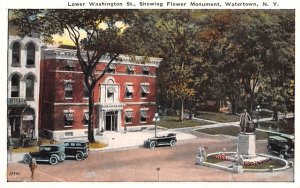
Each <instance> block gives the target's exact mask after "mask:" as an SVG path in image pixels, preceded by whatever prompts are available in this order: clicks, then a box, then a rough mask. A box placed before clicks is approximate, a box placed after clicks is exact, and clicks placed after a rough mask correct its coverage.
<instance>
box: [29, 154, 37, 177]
mask: <svg viewBox="0 0 300 188" xmlns="http://www.w3.org/2000/svg"><path fill="white" fill-rule="evenodd" d="M29 168H30V171H31V178H32V179H34V171H35V169H36V168H37V163H36V160H35V158H33V159H31V161H30V163H29Z"/></svg>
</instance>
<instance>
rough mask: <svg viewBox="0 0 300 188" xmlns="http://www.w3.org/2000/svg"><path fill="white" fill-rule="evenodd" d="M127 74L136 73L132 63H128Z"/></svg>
mask: <svg viewBox="0 0 300 188" xmlns="http://www.w3.org/2000/svg"><path fill="white" fill-rule="evenodd" d="M127 74H134V68H133V66H132V65H127Z"/></svg>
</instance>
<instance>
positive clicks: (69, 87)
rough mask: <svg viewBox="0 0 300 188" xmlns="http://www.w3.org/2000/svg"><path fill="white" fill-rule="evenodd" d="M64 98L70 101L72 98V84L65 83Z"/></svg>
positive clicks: (70, 82) (69, 82)
mask: <svg viewBox="0 0 300 188" xmlns="http://www.w3.org/2000/svg"><path fill="white" fill-rule="evenodd" d="M65 98H66V99H72V98H73V82H72V81H65Z"/></svg>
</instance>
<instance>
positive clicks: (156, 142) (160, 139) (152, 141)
mask: <svg viewBox="0 0 300 188" xmlns="http://www.w3.org/2000/svg"><path fill="white" fill-rule="evenodd" d="M176 142H177V139H176V134H175V133H169V134H167V135H164V136H157V137H153V138H148V139H147V140H145V141H144V146H145V147H148V148H155V147H156V146H162V145H170V146H175V144H176Z"/></svg>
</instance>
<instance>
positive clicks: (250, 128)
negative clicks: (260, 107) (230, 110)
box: [240, 109, 255, 133]
mask: <svg viewBox="0 0 300 188" xmlns="http://www.w3.org/2000/svg"><path fill="white" fill-rule="evenodd" d="M240 127H241V133H253V132H254V131H255V127H254V123H253V121H252V120H251V117H250V115H249V114H248V112H247V110H246V109H245V110H244V113H242V114H241V117H240Z"/></svg>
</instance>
